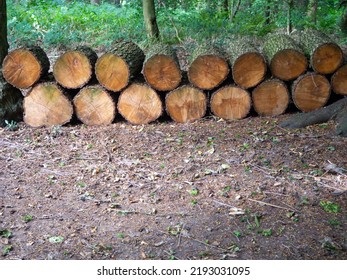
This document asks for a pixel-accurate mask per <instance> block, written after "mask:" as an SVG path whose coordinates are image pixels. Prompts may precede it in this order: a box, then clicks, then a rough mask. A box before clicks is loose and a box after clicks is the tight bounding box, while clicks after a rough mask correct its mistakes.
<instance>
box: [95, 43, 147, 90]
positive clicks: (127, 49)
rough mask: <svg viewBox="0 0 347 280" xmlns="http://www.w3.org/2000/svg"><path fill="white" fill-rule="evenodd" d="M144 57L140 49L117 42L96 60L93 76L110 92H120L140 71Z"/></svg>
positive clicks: (134, 45) (133, 45) (131, 44)
mask: <svg viewBox="0 0 347 280" xmlns="http://www.w3.org/2000/svg"><path fill="white" fill-rule="evenodd" d="M144 60H145V55H144V53H143V51H142V49H141V48H140V47H139V46H138V45H137V44H135V43H134V42H131V41H126V40H119V41H116V42H115V43H113V46H112V48H111V49H110V50H109V51H107V52H106V53H105V54H103V55H102V56H101V57H99V58H98V60H97V62H96V65H95V74H96V78H97V79H98V81H99V83H100V84H101V85H102V86H104V87H105V88H106V89H108V90H110V91H114V92H117V91H121V90H122V89H124V88H125V87H126V86H127V85H128V84H129V82H130V80H131V79H133V78H135V77H136V76H137V75H138V74H139V73H140V72H141V69H142V65H143V62H144Z"/></svg>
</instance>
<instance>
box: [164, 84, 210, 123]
mask: <svg viewBox="0 0 347 280" xmlns="http://www.w3.org/2000/svg"><path fill="white" fill-rule="evenodd" d="M165 107H166V112H167V113H168V115H169V116H170V117H171V118H172V119H173V120H174V121H175V122H179V123H186V122H193V121H195V120H198V119H200V118H202V117H203V116H205V114H206V109H207V97H206V95H205V93H204V92H203V91H201V90H200V89H197V88H195V87H193V86H191V85H183V86H181V87H179V88H177V89H175V90H173V91H171V92H169V93H168V94H167V95H166V97H165Z"/></svg>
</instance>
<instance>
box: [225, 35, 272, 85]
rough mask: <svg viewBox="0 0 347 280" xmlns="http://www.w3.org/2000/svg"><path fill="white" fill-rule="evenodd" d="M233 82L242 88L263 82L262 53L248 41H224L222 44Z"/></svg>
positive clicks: (264, 64)
mask: <svg viewBox="0 0 347 280" xmlns="http://www.w3.org/2000/svg"><path fill="white" fill-rule="evenodd" d="M222 47H223V48H224V50H225V53H226V55H227V58H228V61H229V64H230V66H231V73H232V77H233V80H234V82H235V83H236V84H237V85H239V86H240V87H242V88H245V89H248V88H251V87H255V86H256V85H258V84H259V83H260V82H261V81H263V80H264V78H265V75H266V72H267V65H266V61H265V58H264V56H263V54H262V53H260V52H259V51H258V49H257V48H256V47H255V45H254V44H253V43H252V41H250V40H249V39H246V38H245V39H226V40H224V42H222Z"/></svg>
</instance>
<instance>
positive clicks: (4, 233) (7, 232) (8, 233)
mask: <svg viewBox="0 0 347 280" xmlns="http://www.w3.org/2000/svg"><path fill="white" fill-rule="evenodd" d="M0 236H1V237H3V238H10V237H11V236H12V232H11V231H10V230H8V229H2V230H0Z"/></svg>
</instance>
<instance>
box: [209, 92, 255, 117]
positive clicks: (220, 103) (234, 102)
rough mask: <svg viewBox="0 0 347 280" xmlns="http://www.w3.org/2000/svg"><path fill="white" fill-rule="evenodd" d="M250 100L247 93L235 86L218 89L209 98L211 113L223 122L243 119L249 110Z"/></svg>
mask: <svg viewBox="0 0 347 280" xmlns="http://www.w3.org/2000/svg"><path fill="white" fill-rule="evenodd" d="M251 105H252V100H251V96H250V94H249V92H248V91H247V90H245V89H242V88H240V87H239V86H236V85H229V86H225V87H222V88H220V89H218V90H217V91H216V92H214V93H213V94H212V96H211V101H210V106H211V111H212V113H213V114H214V115H215V116H217V117H220V118H222V119H225V120H237V119H243V118H245V117H246V116H247V115H248V114H249V112H250V110H251Z"/></svg>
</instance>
